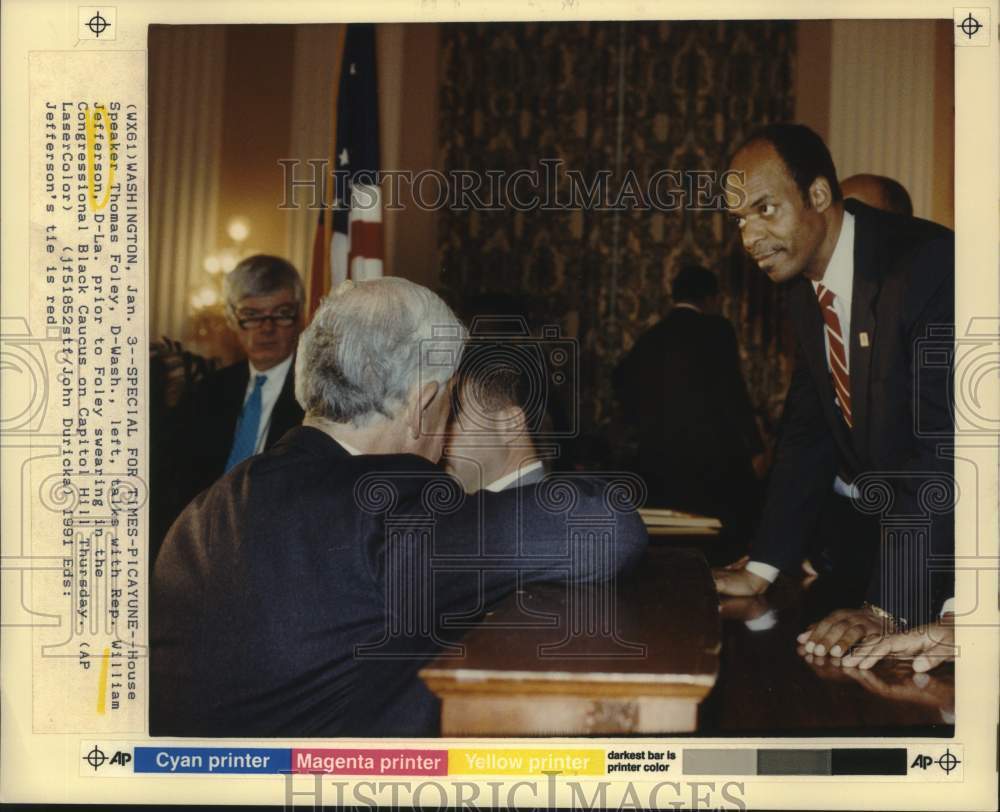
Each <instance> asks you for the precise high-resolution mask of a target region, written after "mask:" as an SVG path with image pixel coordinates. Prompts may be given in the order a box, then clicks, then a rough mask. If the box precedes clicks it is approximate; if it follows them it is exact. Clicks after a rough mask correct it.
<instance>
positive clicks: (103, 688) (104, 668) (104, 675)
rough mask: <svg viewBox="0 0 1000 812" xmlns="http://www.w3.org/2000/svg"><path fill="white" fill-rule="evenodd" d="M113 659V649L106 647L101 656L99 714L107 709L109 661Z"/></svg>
mask: <svg viewBox="0 0 1000 812" xmlns="http://www.w3.org/2000/svg"><path fill="white" fill-rule="evenodd" d="M110 661H111V649H110V648H108V647H107V646H105V647H104V656H102V657H101V673H100V676H99V677H98V678H97V715H98V716H103V715H104V711H105V705H104V703H105V699H106V697H107V695H108V663H109V662H110Z"/></svg>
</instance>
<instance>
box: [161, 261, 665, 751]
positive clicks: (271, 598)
mask: <svg viewBox="0 0 1000 812" xmlns="http://www.w3.org/2000/svg"><path fill="white" fill-rule="evenodd" d="M463 341H464V328H463V327H462V325H461V324H460V322H458V320H457V319H456V318H455V316H454V314H453V313H452V312H451V310H450V309H449V308H448V307H447V305H445V304H444V302H442V301H441V300H440V299H439V298H438V297H437V296H436V295H435V294H433V293H432V292H431V291H429V290H427V289H426V288H422V287H420V286H419V285H415V284H413V283H411V282H408V281H406V280H404V279H400V278H384V279H377V280H370V281H367V282H362V283H357V284H354V283H350V282H347V283H344V285H342V286H341V287H340V288H338V289H337V291H335V292H334V293H333V294H332V295H331V296H330V297H328V298H327V299H326V300H325V301H324V303H323V304H322V305H321V306H320V308H319V310H318V311H317V313H316V315H315V316H314V318H313V321H312V323H311V324H310V325H309V327H308V328H307V329H306V331H305V332H304V333H303V336H302V342H301V346H300V348H299V352H298V357H297V360H296V367H297V369H296V372H297V377H296V396H297V398H298V400H299V402H300V403H301V404H302V406H303V407H304V409H305V412H306V417H305V420H304V425H303V426H302V427H299V428H296V429H293V430H292V431H291V432H289V433H288V434H287V435H286V436H285V437H284V438H283V439H282V440H281V441H280V442H279V443H278V444H277V445H275V446H274V447H273V448H271V449H269V450H268V451H265V452H264V453H263V454H260V455H258V456H255V457H251V458H250V459H248V460H246V461H244V462H242V463H240V464H239V465H237V466H236V467H235V468H233V469H232V470H231V471H229V472H228V473H227V474H225V475H224V476H223V477H222V478H221V479H220V480H219V481H218V482H216V483H215V484H214V485H213V486H212V487H210V488H209V489H208V490H207V491H206V492H204V493H202V494H201V495H200V496H199V497H198V498H196V499H195V500H194V501H193V502H192V503H191V504H190V505H189V506H188V507H187V508H186V510H185V511H184V513H183V514H182V515H181V517H180V518H179V519H178V520H177V522H176V523H175V524H174V526H173V528H172V529H171V531H170V533H169V535H168V536H167V539H166V542H165V543H164V546H163V550H162V552H161V554H160V557H159V559H158V560H157V562H156V565H155V570H154V576H153V589H152V597H151V618H150V622H151V635H150V647H151V650H150V658H151V659H150V667H151V678H150V688H151V697H150V731H151V733H153V734H154V735H186V736H246V737H261V736H288V737H298V736H324V737H328V736H426V735H433V734H435V733H436V732H437V731H438V729H439V706H438V703H437V701H436V700H435V698H434V697H433V695H432V694H430V692H429V691H428V689H427V688H426V687H425V686H424V685H423V683H422V682H421V681H420V680H419V679H418V678H417V671H418V669H419V668H420V667H421V666H422V665H423V664H424V663H426V662H427V660H428V659H429V658H431V657H433V656H434V655H435V654H436V653H437V652H439V651H440V650H441V649H442V647H443V646H447V645H449V644H450V640H451V634H449V632H448V630H447V628H446V627H447V624H446V623H445V622H444V620H445V619H446V617H447V616H449V615H453V614H455V613H464V612H465V611H467V609H468V607H469V606H470V605H473V606H480V605H485V604H488V603H490V602H491V601H494V600H496V599H497V598H499V597H501V596H502V595H503V594H505V593H508V592H511V591H513V589H514V588H515V586H516V583H517V581H516V578H517V573H518V572H523V571H529V570H530V577H531V578H532V579H540V578H545V579H551V578H556V579H568V580H570V581H572V582H591V581H601V580H604V579H607V578H610V577H612V576H613V575H614V574H615V573H616V572H617V571H618V570H620V569H621V568H623V567H625V566H627V565H629V564H631V563H632V562H633V561H634V560H635V559H636V558H637V557H638V556H639V555H640V554H641V553H642V551H643V549H644V546H645V543H646V531H645V528H644V527H643V525H642V522H641V520H640V519H639V517H638V515H637V514H636V513H635V511H634V509H632V510H626V511H617V510H614V509H611V508H609V505H613V504H619V502H618V501H617V500H611V499H607V498H606V497H607V494H606V493H605V491H606V490H607V487H606V486H605V485H604V484H603V483H601V482H599V481H597V480H594V479H593V478H577V479H576V480H574V482H571V483H568V484H569V485H570V486H573V485H574V484H575V489H576V494H575V496H576V501H575V503H574V500H573V499H569V500H565V499H563V500H562V501H560V500H561V499H562V497H565V496H566V494H565V493H564V492H561V493H559V494H553V493H551V492H550V490H547V489H546V485H545V484H536V485H529V486H525V487H522V488H515V489H512V490H509V491H505V492H503V493H496V494H494V493H490V492H482V493H479V494H476V495H475V497H472V498H469V499H466V497H465V494H464V493H463V492H462V490H461V488H460V487H459V486H458V483H457V482H456V481H455V480H454V479H453V478H451V477H449V476H448V475H447V474H445V473H444V471H443V470H442V469H441V468H440V467H439V466H438V465H437V464H436V463H437V460H438V459H439V458H440V456H441V450H442V446H443V444H444V440H445V429H446V426H447V421H448V417H449V411H450V405H451V394H450V389H451V378H452V375H453V373H454V369H455V366H456V365H457V363H458V360H459V357H460V355H461V349H462V343H463ZM566 485H567V483H563V485H562V487H563V488H565V487H566ZM574 504H575V505H576V507H575V508H574ZM579 514H584V515H595V514H599V515H601V516H602V519H603V520H605V521H608V522H609V523H610V524H611V525H612V528H613V529H611V530H610V532H609V533H607V534H605V535H602V538H600V539H594V538H588V537H592V536H593V535H594V534H593V533H587V532H581V531H580V529H579V528H578V525H579V521H578V517H579ZM574 516H576V520H574V519H573V517H574ZM595 546H596V547H599V548H600V549H594V548H595ZM480 561H482V566H481V567H480V566H479V564H478V562H480ZM501 568H502V569H503V570H504V572H505V573H506V574H504V573H499V572H498V570H499V569H501ZM484 576H488V577H484ZM452 634H453V633H452Z"/></svg>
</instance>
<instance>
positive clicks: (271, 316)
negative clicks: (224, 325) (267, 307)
mask: <svg viewBox="0 0 1000 812" xmlns="http://www.w3.org/2000/svg"><path fill="white" fill-rule="evenodd" d="M233 315H234V316H235V317H236V323H237V324H238V325H239V326H240V329H241V330H259V329H260V328H261V327H263V326H264V322H265V321H269V322H271V323H272V324H273V325H275V326H276V327H291V326H292V325H293V324H295V322H297V321H298V320H299V310H298V308H297V307H293V308H291V309H284V310H279V311H278V312H276V313H267V314H262V315H259V316H258V315H256V314H254V315H249V314H246V313H240V312H239V311H236V312H234V314H233Z"/></svg>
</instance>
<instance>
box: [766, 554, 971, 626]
mask: <svg viewBox="0 0 1000 812" xmlns="http://www.w3.org/2000/svg"><path fill="white" fill-rule="evenodd" d="M749 566H750V565H749V564H747V567H749ZM948 614H951V615H953V614H955V599H954V598H953V597H952V598H948V600H946V601H945V602H944V605H943V606H942V607H941V614H940V617H944V616H945V615H948Z"/></svg>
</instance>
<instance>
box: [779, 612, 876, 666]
mask: <svg viewBox="0 0 1000 812" xmlns="http://www.w3.org/2000/svg"><path fill="white" fill-rule="evenodd" d="M884 631H885V620H884V619H883V618H880V617H877V616H876V615H875V614H873V613H872V612H870V611H869V610H868V609H838V610H837V611H835V612H831V613H830V614H829V615H827V616H826V617H825V618H823V619H822V620H821V621H820V622H819V623H814V624H813V625H812V626H810V627H809V628H807V629H806V630H805V631H804V632H802V633H801V634H800V635H799V636H798V637H797V638H796V639H797V640H798V641H799V643H801V644H802V652H803V653H805V654H814V655H816V656H817V657H825V656H830V657H835V658H839V657H843V656H844V655H845V654H847V653H848V652H849V651H850V650H851V646H853V645H854V644H855V643H859V642H861V641H865V642H866V643H875V642H878V641H881V640H883V639H884V637H885V635H884ZM876 662H877V660H876ZM873 665H874V663H873Z"/></svg>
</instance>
